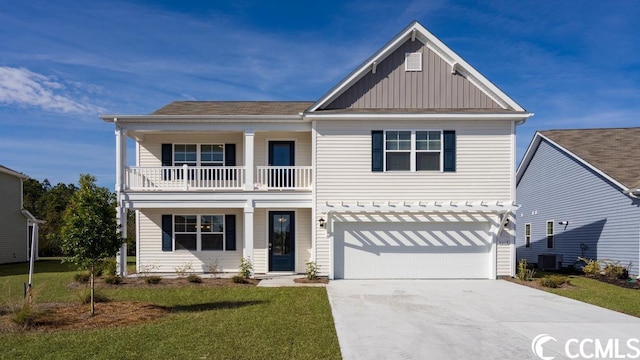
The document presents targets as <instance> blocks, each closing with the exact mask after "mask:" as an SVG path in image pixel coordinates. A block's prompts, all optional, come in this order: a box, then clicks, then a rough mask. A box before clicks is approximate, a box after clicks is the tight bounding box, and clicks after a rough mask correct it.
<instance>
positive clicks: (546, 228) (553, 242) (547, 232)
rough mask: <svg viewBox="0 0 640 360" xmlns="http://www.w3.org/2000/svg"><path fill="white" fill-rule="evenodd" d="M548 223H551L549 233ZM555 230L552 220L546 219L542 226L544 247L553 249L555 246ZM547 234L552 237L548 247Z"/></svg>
mask: <svg viewBox="0 0 640 360" xmlns="http://www.w3.org/2000/svg"><path fill="white" fill-rule="evenodd" d="M549 223H551V234H549ZM555 231H556V228H555V226H554V225H553V220H547V222H546V223H545V228H544V232H545V234H546V236H545V238H544V239H545V240H546V241H547V243H546V245H545V246H546V247H547V249H554V248H555V247H556V236H555ZM549 236H551V237H552V238H553V239H552V240H551V245H552V246H551V247H549Z"/></svg>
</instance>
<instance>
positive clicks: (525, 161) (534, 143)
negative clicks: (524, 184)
mask: <svg viewBox="0 0 640 360" xmlns="http://www.w3.org/2000/svg"><path fill="white" fill-rule="evenodd" d="M538 135H540V133H539V132H537V131H536V133H535V135H533V139H531V142H530V143H529V146H528V147H527V151H526V152H525V153H524V156H523V157H522V161H520V165H518V169H517V170H516V189H517V188H518V184H519V183H520V179H521V178H522V175H524V172H525V171H526V169H527V166H529V162H530V161H531V158H532V157H533V154H535V152H536V150H537V149H538V145H540V137H539V136H538Z"/></svg>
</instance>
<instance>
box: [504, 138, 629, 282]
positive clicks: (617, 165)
mask: <svg viewBox="0 0 640 360" xmlns="http://www.w3.org/2000/svg"><path fill="white" fill-rule="evenodd" d="M639 158H640V128H618V129H584V130H548V131H539V132H537V133H536V134H535V136H534V138H533V140H532V141H531V144H530V145H529V148H528V150H527V152H526V154H525V156H524V158H523V160H522V162H521V164H520V166H519V167H518V171H517V174H516V184H517V199H518V203H519V204H521V207H520V209H519V210H518V212H517V221H518V229H517V240H516V247H517V250H516V257H517V259H518V260H520V259H523V258H524V259H527V261H529V262H532V263H539V262H543V263H544V264H538V265H539V267H540V266H541V265H543V267H545V268H553V267H554V263H555V265H556V266H557V264H558V263H559V262H561V264H562V265H563V266H568V265H571V264H573V263H575V261H576V260H577V257H578V256H583V257H586V258H590V259H611V260H614V261H619V262H620V265H624V266H627V265H629V264H631V267H630V269H629V273H630V274H635V275H638V264H639V263H640V199H639V197H640V165H638V159H639ZM547 254H548V255H551V256H546V255H547ZM540 255H542V257H540ZM554 255H561V256H555V257H556V259H555V260H554Z"/></svg>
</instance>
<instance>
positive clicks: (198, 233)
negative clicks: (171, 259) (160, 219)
mask: <svg viewBox="0 0 640 360" xmlns="http://www.w3.org/2000/svg"><path fill="white" fill-rule="evenodd" d="M176 216H195V217H196V233H195V234H196V250H186V249H176V234H178V233H179V234H193V232H178V231H176ZM202 216H222V250H202V234H203V232H202V231H201V229H202ZM225 217H226V215H224V214H173V215H172V223H171V226H173V229H172V230H173V231H172V241H173V243H172V245H173V251H198V252H209V251H227V237H226V229H225V227H226V219H225ZM206 234H219V233H218V232H214V233H212V232H208V233H206Z"/></svg>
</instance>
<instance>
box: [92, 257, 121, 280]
mask: <svg viewBox="0 0 640 360" xmlns="http://www.w3.org/2000/svg"><path fill="white" fill-rule="evenodd" d="M117 267H118V264H117V262H116V259H115V258H107V259H104V260H102V264H101V266H100V269H98V272H96V275H98V276H102V275H106V276H110V275H115V274H116V269H117Z"/></svg>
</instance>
